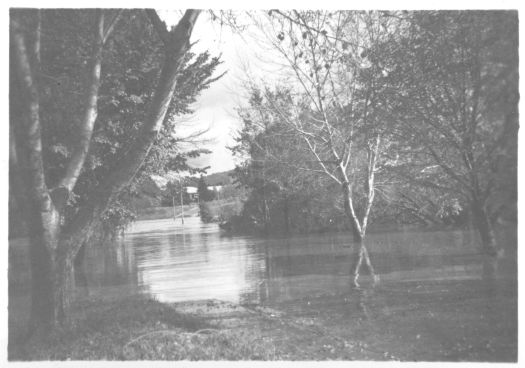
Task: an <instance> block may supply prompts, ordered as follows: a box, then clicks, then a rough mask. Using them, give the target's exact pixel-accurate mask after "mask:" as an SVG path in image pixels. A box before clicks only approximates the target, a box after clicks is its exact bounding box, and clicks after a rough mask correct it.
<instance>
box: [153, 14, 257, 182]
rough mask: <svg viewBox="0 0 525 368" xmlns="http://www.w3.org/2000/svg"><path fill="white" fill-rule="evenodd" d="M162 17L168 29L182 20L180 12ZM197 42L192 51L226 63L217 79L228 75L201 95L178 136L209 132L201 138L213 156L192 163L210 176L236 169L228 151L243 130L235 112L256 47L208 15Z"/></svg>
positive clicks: (196, 30) (201, 22) (195, 37)
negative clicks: (247, 66)
mask: <svg viewBox="0 0 525 368" xmlns="http://www.w3.org/2000/svg"><path fill="white" fill-rule="evenodd" d="M159 15H160V17H161V18H162V19H163V20H165V21H166V23H167V24H168V25H170V24H176V23H177V21H178V20H179V18H180V12H179V11H176V10H171V11H169V10H167V11H162V10H160V11H159ZM197 40H198V43H197V44H196V45H195V46H194V48H193V51H194V52H195V51H196V52H202V51H205V50H209V52H210V54H211V55H212V56H216V55H221V60H222V62H223V63H222V64H221V65H220V67H219V68H218V70H217V72H216V75H220V74H221V73H223V72H224V71H226V74H225V75H224V76H223V77H222V78H221V79H220V80H219V81H217V82H215V83H213V84H212V85H211V86H210V88H209V89H207V90H205V91H204V92H203V93H202V94H201V96H200V97H199V98H198V100H197V103H196V104H195V105H194V109H195V114H193V115H192V116H191V117H190V119H189V121H187V122H184V123H183V125H182V126H181V128H180V129H179V134H178V135H181V136H187V135H190V134H191V133H194V132H198V131H202V130H208V131H207V132H206V133H205V134H204V135H203V136H202V137H201V139H202V140H203V142H202V146H203V147H205V148H208V149H209V150H210V151H212V152H213V153H212V154H210V155H203V156H201V157H200V158H197V159H195V160H192V161H190V162H191V163H192V164H193V165H195V166H198V167H203V166H210V169H209V170H208V173H214V172H221V171H226V170H231V169H233V168H234V167H235V160H234V158H233V157H232V155H231V152H230V150H228V148H227V147H228V146H232V145H233V144H234V143H235V142H234V139H233V136H234V134H235V132H236V131H237V130H238V129H239V128H240V127H241V125H240V121H239V119H238V117H237V113H236V108H237V107H239V106H241V105H242V103H243V98H242V97H241V96H242V90H241V81H242V79H243V78H244V73H243V65H244V63H246V61H247V60H248V61H249V60H252V59H254V56H253V55H254V52H255V51H254V49H256V48H257V46H256V45H255V44H254V43H253V42H251V43H250V42H249V41H248V40H247V39H243V38H242V37H241V36H240V35H239V34H236V33H234V32H232V30H231V29H230V28H229V27H227V26H222V27H221V25H220V24H219V22H218V21H215V22H212V21H211V20H210V16H209V15H208V14H207V13H203V14H201V16H200V17H199V19H198V21H197V23H196V25H195V28H194V30H193V34H192V37H191V41H192V42H195V41H197ZM237 162H238V160H237Z"/></svg>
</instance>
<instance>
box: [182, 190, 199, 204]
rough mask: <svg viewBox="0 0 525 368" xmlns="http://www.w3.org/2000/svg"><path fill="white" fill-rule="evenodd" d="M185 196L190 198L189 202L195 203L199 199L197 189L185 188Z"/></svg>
mask: <svg viewBox="0 0 525 368" xmlns="http://www.w3.org/2000/svg"><path fill="white" fill-rule="evenodd" d="M185 189H186V194H187V195H188V197H189V198H190V200H191V201H196V200H198V199H199V192H198V190H197V187H185Z"/></svg>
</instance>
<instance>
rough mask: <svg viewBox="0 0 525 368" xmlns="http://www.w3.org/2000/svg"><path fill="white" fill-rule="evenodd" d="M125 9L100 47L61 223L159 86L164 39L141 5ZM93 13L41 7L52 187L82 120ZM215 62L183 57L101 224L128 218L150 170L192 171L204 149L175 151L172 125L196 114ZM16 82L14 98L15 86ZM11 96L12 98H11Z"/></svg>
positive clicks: (120, 223)
mask: <svg viewBox="0 0 525 368" xmlns="http://www.w3.org/2000/svg"><path fill="white" fill-rule="evenodd" d="M123 12H124V14H123V15H122V18H124V19H125V21H121V22H118V23H117V24H116V26H115V29H114V31H113V34H112V36H111V37H110V38H109V40H108V43H107V44H106V47H105V49H104V53H103V61H102V76H101V81H102V83H101V86H100V93H99V98H98V117H97V120H96V123H95V127H94V133H93V136H92V144H91V146H90V149H89V154H88V156H87V158H86V164H85V166H84V168H83V171H82V173H81V176H80V177H79V180H78V183H77V186H76V188H75V191H74V193H73V195H72V196H70V198H69V201H68V208H67V209H66V214H67V215H66V216H65V219H66V221H68V219H70V218H72V215H73V214H75V213H76V212H77V211H78V209H79V208H80V207H81V206H82V205H83V204H85V203H86V201H87V200H88V195H89V193H90V192H91V191H92V189H93V188H94V187H96V186H97V185H99V184H100V182H101V180H102V179H103V178H105V177H106V176H107V175H108V174H109V173H111V172H112V171H114V170H115V169H116V168H117V167H118V166H119V165H120V162H121V160H122V158H123V157H124V156H125V155H126V154H127V152H128V150H129V147H130V142H133V141H134V140H136V139H137V137H138V134H139V131H140V128H141V126H142V124H143V122H144V121H145V119H146V106H147V105H148V104H149V103H150V101H151V97H152V92H153V89H154V87H155V85H156V84H157V80H158V75H159V71H160V67H161V63H162V58H163V55H162V52H161V51H162V47H161V41H160V39H159V37H158V36H157V34H156V32H155V30H154V29H153V27H152V25H151V24H150V22H149V21H148V19H147V18H146V17H145V16H144V14H143V12H142V11H139V10H124V11H123ZM94 15H95V13H94V12H86V11H84V10H63V9H60V10H52V9H50V10H43V11H42V29H43V32H42V40H41V42H42V45H43V46H42V52H41V76H40V78H39V91H40V92H41V101H40V104H41V119H42V126H43V128H42V140H43V142H42V145H43V155H44V164H45V168H44V169H45V171H46V174H47V175H46V180H47V182H48V183H47V184H48V186H50V187H54V186H56V185H57V184H58V179H59V178H61V177H62V176H63V174H64V170H65V168H66V165H67V163H68V162H69V160H70V159H71V155H72V152H73V149H74V148H75V147H76V145H77V144H78V142H77V138H76V137H77V134H75V132H76V131H78V129H79V128H80V124H81V114H79V113H78V112H79V111H83V110H84V108H85V106H84V95H85V93H86V91H85V87H84V86H85V83H86V80H87V74H88V70H89V67H90V59H89V58H90V55H89V50H90V49H91V48H92V46H91V43H92V33H93V31H92V29H93V24H94V19H95V18H94ZM218 65H219V59H218V58H213V57H211V56H210V55H209V54H208V53H207V52H205V53H202V54H199V55H195V54H193V53H191V52H189V53H188V54H187V55H186V56H185V59H184V65H183V68H182V71H181V73H180V76H179V78H178V84H177V89H176V92H175V96H174V98H173V100H172V101H171V103H170V106H169V110H168V113H167V115H166V118H165V120H164V124H163V128H162V129H161V131H160V133H159V135H158V136H157V138H156V141H155V144H154V146H153V147H152V149H151V150H150V152H149V154H148V156H147V158H146V161H145V163H144V165H142V167H141V169H140V171H139V172H138V173H137V175H135V177H134V179H133V181H132V182H130V183H129V188H128V190H127V191H126V192H125V193H123V194H122V195H120V197H119V198H118V200H117V201H115V202H113V203H111V205H110V207H109V208H108V210H107V211H108V213H107V214H105V215H104V217H105V218H106V219H107V220H108V222H106V225H108V227H107V228H105V230H108V231H110V232H113V231H114V232H119V231H120V230H121V229H122V228H123V227H125V226H126V224H127V223H129V222H130V221H132V220H133V218H134V210H133V208H132V207H131V206H130V200H131V198H132V197H133V196H134V195H137V194H139V193H140V191H141V186H142V183H143V181H144V180H146V179H147V178H148V177H149V176H150V175H152V174H157V175H159V174H164V173H166V171H182V170H188V169H191V168H190V167H189V166H188V164H187V159H188V158H192V157H196V156H198V155H199V154H200V153H201V152H202V151H201V150H193V151H190V152H181V151H180V149H179V147H180V144H179V143H180V141H179V139H178V138H177V137H176V133H177V132H176V130H177V124H178V122H179V121H180V116H183V115H187V114H191V113H192V112H193V111H192V109H191V105H192V103H194V102H195V100H196V97H197V96H198V95H199V93H201V92H202V91H203V90H204V89H206V88H208V87H209V85H210V84H211V83H213V82H214V81H215V80H216V78H212V74H213V72H214V71H215V69H216V68H217V66H218ZM13 87H15V88H12V90H13V91H12V93H14V94H15V96H16V93H17V92H16V86H13ZM13 100H14V103H15V104H16V98H14V99H13ZM14 110H15V111H16V110H17V106H15V109H14ZM110 224H111V225H115V227H114V228H111V227H110V226H109V225H110Z"/></svg>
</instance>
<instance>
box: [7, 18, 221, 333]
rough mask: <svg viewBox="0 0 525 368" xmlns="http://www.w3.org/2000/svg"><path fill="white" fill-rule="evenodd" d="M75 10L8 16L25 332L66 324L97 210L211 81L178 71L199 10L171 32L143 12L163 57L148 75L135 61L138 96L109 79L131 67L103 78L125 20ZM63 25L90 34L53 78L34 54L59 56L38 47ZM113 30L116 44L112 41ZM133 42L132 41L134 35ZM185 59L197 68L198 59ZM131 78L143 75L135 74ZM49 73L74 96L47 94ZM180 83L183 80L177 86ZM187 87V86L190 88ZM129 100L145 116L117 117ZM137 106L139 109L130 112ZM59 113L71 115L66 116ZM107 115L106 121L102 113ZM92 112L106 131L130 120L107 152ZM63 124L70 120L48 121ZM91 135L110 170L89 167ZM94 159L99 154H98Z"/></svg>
mask: <svg viewBox="0 0 525 368" xmlns="http://www.w3.org/2000/svg"><path fill="white" fill-rule="evenodd" d="M79 12H80V14H79V13H76V14H73V13H72V12H62V13H61V12H60V11H51V10H50V11H40V10H30V9H14V10H12V11H11V16H10V22H11V59H10V62H11V70H12V74H11V119H10V126H11V130H10V138H11V139H10V168H11V174H10V185H11V187H12V188H13V189H15V190H16V192H17V193H16V195H17V199H18V201H19V203H20V204H21V207H22V208H23V213H24V217H25V220H26V222H27V224H28V230H29V232H30V234H29V237H30V244H31V252H30V258H31V273H32V292H31V296H32V307H31V322H32V325H33V326H34V327H39V326H53V325H55V324H57V323H59V322H61V321H63V320H65V319H66V318H67V316H68V307H69V303H70V299H71V286H72V285H71V280H72V271H73V260H74V258H75V256H76V254H77V252H78V250H79V249H80V247H81V246H82V245H83V244H85V243H87V242H89V241H91V240H92V239H93V238H94V237H95V236H96V235H97V233H99V232H100V231H101V228H102V226H103V222H104V216H105V214H107V212H106V210H107V209H108V208H110V207H111V206H113V205H115V204H117V203H118V201H119V198H120V196H121V195H122V194H123V193H124V192H125V191H126V190H127V189H128V188H129V185H130V183H131V182H132V181H133V179H134V178H135V177H136V175H137V173H138V172H139V171H140V170H141V167H143V165H144V163H145V162H146V161H147V160H148V159H149V160H153V161H154V160H155V158H154V157H152V156H151V155H156V154H161V155H162V154H163V153H162V151H159V150H158V149H155V148H154V149H152V148H153V147H154V146H155V143H157V142H159V139H160V136H161V135H163V134H165V135H166V134H168V135H169V134H170V133H169V130H163V128H165V126H166V124H167V125H169V124H171V123H170V121H172V118H173V117H174V116H175V115H177V114H179V113H181V112H183V110H185V109H187V105H188V101H185V99H187V98H188V97H189V101H190V102H191V99H193V98H194V97H193V96H195V94H197V93H198V92H199V91H200V90H201V89H202V88H205V86H206V85H207V83H208V82H210V81H211V79H210V74H211V72H212V71H213V69H214V68H213V67H212V68H211V69H210V68H208V71H206V72H204V73H202V71H201V72H199V73H201V74H200V77H199V78H197V80H199V82H198V83H197V84H196V85H193V87H191V83H193V82H194V81H195V77H196V75H193V74H191V73H190V74H189V75H185V74H184V72H183V70H184V68H187V67H188V62H190V60H188V59H187V57H188V50H189V48H190V43H189V39H190V36H191V33H192V29H193V26H194V24H195V22H196V20H197V17H198V15H199V11H198V10H187V11H186V12H185V13H184V15H183V16H182V18H181V20H180V21H179V23H178V24H177V26H176V27H173V28H172V29H171V30H168V28H167V27H166V25H165V24H164V23H163V22H162V21H161V20H160V18H159V17H158V15H157V13H156V12H155V11H153V10H147V11H146V14H147V18H149V21H150V22H151V24H152V26H153V29H154V30H155V33H156V35H155V33H149V34H147V35H146V36H147V37H151V36H154V37H155V38H156V39H155V40H156V41H154V42H155V47H156V48H157V49H156V50H155V55H157V56H159V57H162V58H163V59H164V61H163V62H162V63H160V65H159V64H157V65H158V67H155V62H154V60H152V62H151V63H150V64H149V65H150V68H149V74H148V73H147V71H146V70H145V69H147V68H144V64H143V65H142V67H143V68H142V69H141V72H139V73H138V75H137V74H136V76H135V77H134V78H127V81H126V83H128V84H130V85H132V84H133V79H135V80H134V82H135V83H134V85H135V86H136V87H137V88H138V89H139V90H140V89H141V88H142V87H144V84H145V83H150V85H151V89H150V90H149V91H145V90H144V91H143V92H144V96H141V92H140V91H135V92H133V93H129V90H128V91H127V92H128V93H126V88H125V87H126V86H123V85H122V83H118V81H119V80H120V81H122V80H124V79H126V78H125V77H126V73H129V72H132V70H133V69H132V68H129V69H126V70H122V69H120V70H119V68H118V67H117V68H115V69H114V70H113V71H112V72H111V73H105V69H104V67H105V65H106V64H105V62H106V61H107V60H109V59H111V57H115V56H118V55H119V52H120V51H119V50H118V47H119V46H122V47H126V46H125V42H120V43H119V42H118V41H122V39H125V38H126V37H127V35H126V32H122V31H121V32H117V31H116V30H117V27H118V24H121V23H122V22H121V23H119V22H118V21H119V19H120V18H122V17H124V16H129V15H130V14H129V13H126V14H123V11H116V10H92V11H91V10H90V11H85V10H83V11H79ZM139 17H143V15H139ZM144 19H145V18H144ZM71 21H74V22H77V26H78V28H72V29H73V30H74V31H78V32H82V31H87V30H89V34H91V35H92V36H89V37H88V36H85V35H84V36H83V37H80V38H78V40H79V42H78V43H77V45H76V47H74V48H72V49H71V52H72V53H73V54H74V55H72V56H71V57H72V58H70V59H69V60H70V61H72V63H71V64H69V65H67V64H66V63H67V61H66V63H64V64H66V65H64V67H67V68H69V69H68V70H67V72H65V73H58V74H61V76H60V78H55V77H56V75H57V73H53V71H52V70H51V69H52V68H53V65H54V64H53V62H52V61H51V62H50V61H49V59H47V60H46V59H43V58H42V56H43V55H44V54H45V52H46V51H48V49H47V48H48V47H51V48H53V47H55V48H56V50H60V49H64V48H65V47H66V45H65V44H62V45H61V44H60V43H58V44H57V43H53V40H52V39H51V40H49V43H47V40H46V36H47V35H48V33H46V32H47V30H48V28H47V27H50V28H49V29H53V27H52V26H53V25H54V23H56V24H62V22H71ZM135 24H136V23H135ZM146 28H147V27H146ZM112 33H114V34H115V37H118V38H119V40H117V39H115V40H114V41H115V42H112V41H111V35H112ZM72 34H74V32H73V33H72ZM150 39H151V38H150ZM45 41H46V42H45ZM137 42H140V36H139V38H138V41H137ZM66 43H67V42H66ZM51 55H52V53H51ZM136 55H137V54H136V51H132V50H130V52H129V53H128V54H127V58H128V59H127V60H128V61H129V62H131V63H133V59H134V57H135V59H136ZM152 56H154V55H152ZM75 58H76V60H80V61H81V63H80V65H81V66H83V67H84V69H87V70H86V71H87V73H86V74H87V75H86V76H85V77H84V74H83V73H82V72H80V73H79V72H78V70H76V69H75V64H74V63H75V61H73V60H75ZM108 58H109V59H108ZM153 59H154V57H153ZM47 62H50V64H47ZM194 62H195V63H199V61H198V59H197V60H196V61H194ZM203 62H204V63H206V61H205V60H203V59H201V61H200V64H201V65H203ZM86 65H87V67H86ZM108 65H111V63H109V64H108ZM116 65H117V64H113V66H116ZM134 67H137V65H134ZM50 68H51V69H50ZM109 69H111V68H108V70H109ZM197 69H198V68H197ZM47 73H50V74H47ZM113 73H117V75H116V76H115V74H113ZM119 73H120V74H119ZM140 73H146V74H143V75H142V76H141V75H140ZM48 76H51V77H52V78H54V79H52V80H53V83H55V87H56V86H61V85H62V84H63V83H66V84H67V83H71V84H70V85H68V87H69V89H67V88H66V89H63V90H64V91H73V92H68V93H65V94H60V91H61V90H62V89H61V88H60V87H56V89H53V86H52V85H51V84H50V83H48V84H46V83H45V82H44V79H45V78H46V77H48ZM79 76H80V77H79ZM128 77H129V75H128ZM185 78H187V79H186V80H187V81H190V82H191V83H190V84H188V83H184V79H185ZM107 81H112V82H111V83H113V85H112V86H108V88H107V90H104V94H101V88H103V85H104V83H105V82H107ZM111 83H109V84H111ZM187 88H190V90H189V91H190V92H188V89H187ZM146 90H147V88H146ZM80 91H82V92H80ZM191 91H193V92H191ZM75 93H81V94H82V96H83V97H80V98H79V97H78V96H76V95H75ZM14 97H16V100H15V99H14ZM174 97H177V98H176V100H177V101H178V102H174V101H175V100H174ZM103 101H105V102H107V103H105V104H104V105H105V106H106V107H107V108H109V107H110V106H111V105H112V104H113V105H114V106H115V107H116V109H115V110H114V112H108V111H99V105H100V103H101V102H103ZM61 104H63V105H64V106H67V105H68V104H71V105H72V109H69V110H68V109H63V108H61ZM126 104H127V105H128V107H126V106H125V105H126ZM130 104H131V105H133V104H135V106H132V107H131V108H134V109H135V110H140V109H142V111H146V112H145V113H144V114H142V115H141V116H140V117H139V116H136V115H133V114H131V115H129V114H128V115H127V117H126V112H129V109H130ZM136 105H140V106H139V107H138V108H137V106H136ZM50 106H55V107H54V108H53V107H50ZM73 107H74V108H73ZM64 111H68V112H70V113H72V114H71V115H68V114H65V113H64ZM76 111H81V114H80V115H78V113H76ZM111 114H113V115H114V116H113V117H109V116H110V115H111ZM97 115H98V116H99V118H100V116H101V115H104V117H105V118H106V119H107V120H106V121H107V126H103V127H101V129H106V130H107V127H108V126H109V127H111V126H112V124H113V126H115V124H114V122H115V121H118V120H119V119H122V120H123V121H126V119H133V120H134V121H129V120H128V121H127V122H128V123H129V125H127V128H126V129H129V131H130V132H131V133H130V134H129V135H127V138H125V139H123V141H121V142H119V143H118V144H117V145H116V146H115V141H114V140H112V137H111V134H107V135H106V137H104V135H97V134H96V133H94V128H95V127H96V126H97V124H96V123H97ZM65 121H71V122H72V123H71V124H70V125H68V124H62V125H60V124H57V123H58V122H65ZM57 126H62V127H63V131H60V130H58V129H56V127H57ZM121 128H124V125H121ZM121 128H119V129H121ZM53 129H55V130H53ZM50 132H51V134H50ZM72 136H75V137H77V141H76V142H74V143H72V144H71V142H70V144H71V145H70V146H69V147H67V146H66V145H64V144H61V142H64V141H67V139H68V138H69V139H70V137H72ZM94 136H97V137H99V139H105V140H106V142H107V143H108V145H107V146H106V147H108V148H110V149H109V151H108V152H109V153H110V154H115V156H114V157H113V158H114V160H113V161H112V162H113V165H109V166H105V167H104V168H102V169H101V170H98V171H97V170H93V166H95V167H96V166H97V163H96V162H93V161H92V159H93V158H96V157H97V155H92V154H91V153H93V150H98V149H101V145H102V146H103V143H104V141H103V140H102V141H100V140H99V141H98V142H96V143H95V142H94ZM117 136H118V134H117ZM120 136H121V137H124V136H123V135H120ZM161 140H162V139H161ZM168 140H169V139H168ZM44 144H45V147H44ZM48 145H51V146H52V147H54V154H55V155H62V157H61V159H57V158H56V157H53V156H52V154H53V152H50V151H49V150H48V149H46V148H47V147H48ZM97 145H98V148H96V146H97ZM112 145H113V147H111V146H112ZM66 153H67V154H66ZM100 157H101V156H100V155H99V156H98V158H100ZM148 157H149V158H148ZM61 162H63V163H64V164H63V165H62V164H60V165H58V167H57V166H56V165H53V164H54V163H61ZM106 163H107V162H106ZM61 165H62V166H61ZM88 171H90V172H91V173H92V176H91V177H84V178H83V179H81V178H82V174H83V173H85V172H88ZM93 179H94V180H93ZM82 182H83V184H82ZM81 185H83V186H84V188H83V189H80V186H81ZM79 190H80V191H81V192H83V193H84V194H83V196H84V198H82V200H80V201H78V203H79V204H78V205H77V206H74V207H75V208H74V210H73V211H69V210H68V209H71V206H70V204H71V201H72V200H75V197H76V193H78V191H79Z"/></svg>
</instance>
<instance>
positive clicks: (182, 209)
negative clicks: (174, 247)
mask: <svg viewBox="0 0 525 368" xmlns="http://www.w3.org/2000/svg"><path fill="white" fill-rule="evenodd" d="M179 181H180V218H181V221H182V225H183V226H184V199H183V193H182V191H183V189H184V188H183V186H182V180H181V179H179Z"/></svg>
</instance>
